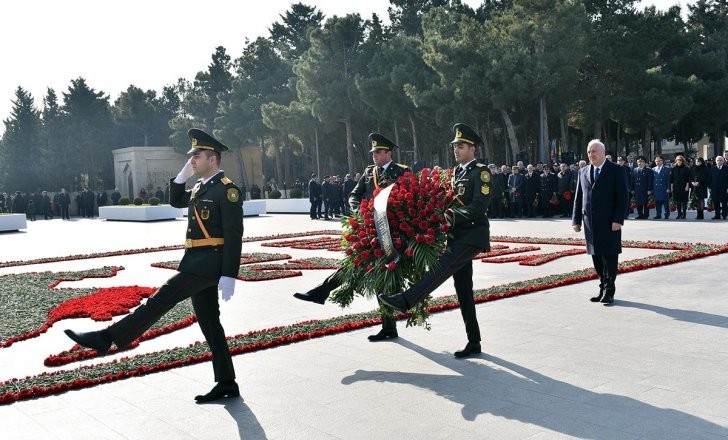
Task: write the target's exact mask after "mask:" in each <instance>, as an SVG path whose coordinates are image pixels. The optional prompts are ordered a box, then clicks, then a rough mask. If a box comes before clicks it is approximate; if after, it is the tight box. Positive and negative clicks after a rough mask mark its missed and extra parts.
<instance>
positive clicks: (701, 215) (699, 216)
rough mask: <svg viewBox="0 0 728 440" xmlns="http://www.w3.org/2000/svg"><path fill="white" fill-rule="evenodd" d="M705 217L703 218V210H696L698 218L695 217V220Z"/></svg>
mask: <svg viewBox="0 0 728 440" xmlns="http://www.w3.org/2000/svg"><path fill="white" fill-rule="evenodd" d="M704 218H705V217H703V210H702V209H698V216H697V217H695V220H703V219H704Z"/></svg>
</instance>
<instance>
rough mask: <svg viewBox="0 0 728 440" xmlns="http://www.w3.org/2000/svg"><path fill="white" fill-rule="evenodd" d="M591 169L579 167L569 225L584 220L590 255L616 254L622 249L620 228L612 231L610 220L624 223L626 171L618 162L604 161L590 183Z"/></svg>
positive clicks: (587, 248) (588, 166) (587, 247)
mask: <svg viewBox="0 0 728 440" xmlns="http://www.w3.org/2000/svg"><path fill="white" fill-rule="evenodd" d="M591 168H592V166H591V165H587V166H585V167H584V168H582V169H581V170H579V184H578V185H577V187H576V194H575V196H574V213H573V215H572V224H573V225H582V223H583V226H584V237H585V239H586V250H587V253H588V254H589V255H616V254H619V253H621V252H622V231H621V230H620V231H612V223H619V224H624V213H625V212H627V200H628V199H627V174H626V173H625V172H624V169H622V167H621V166H620V165H617V164H615V163H612V162H610V161H608V160H605V161H604V165H602V169H601V172H600V173H599V178H598V179H596V180H597V181H596V182H592V178H591Z"/></svg>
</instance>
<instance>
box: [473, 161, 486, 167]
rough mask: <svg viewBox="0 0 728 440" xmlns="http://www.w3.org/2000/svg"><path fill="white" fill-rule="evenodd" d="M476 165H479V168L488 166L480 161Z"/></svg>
mask: <svg viewBox="0 0 728 440" xmlns="http://www.w3.org/2000/svg"><path fill="white" fill-rule="evenodd" d="M475 166H476V167H479V168H483V167H487V166H488V165H483V164H482V163H480V162H478V163H476V164H475Z"/></svg>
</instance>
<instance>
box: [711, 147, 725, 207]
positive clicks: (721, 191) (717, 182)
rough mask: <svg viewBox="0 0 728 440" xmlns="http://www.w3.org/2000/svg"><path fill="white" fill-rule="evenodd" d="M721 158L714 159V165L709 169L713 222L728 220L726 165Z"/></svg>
mask: <svg viewBox="0 0 728 440" xmlns="http://www.w3.org/2000/svg"><path fill="white" fill-rule="evenodd" d="M725 162H726V161H725V158H724V157H723V156H717V157H716V158H715V165H713V166H712V167H710V180H709V181H710V183H709V187H710V198H711V199H712V200H713V206H714V207H715V216H713V220H718V219H721V218H722V219H723V220H725V219H726V218H728V164H726V163H725Z"/></svg>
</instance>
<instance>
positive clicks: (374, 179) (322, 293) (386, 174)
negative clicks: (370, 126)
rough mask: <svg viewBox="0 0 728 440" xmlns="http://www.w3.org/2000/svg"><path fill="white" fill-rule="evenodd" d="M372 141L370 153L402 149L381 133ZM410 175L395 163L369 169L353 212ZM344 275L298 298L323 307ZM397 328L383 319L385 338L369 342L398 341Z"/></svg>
mask: <svg viewBox="0 0 728 440" xmlns="http://www.w3.org/2000/svg"><path fill="white" fill-rule="evenodd" d="M369 141H370V143H371V145H372V149H371V150H370V152H374V151H375V150H376V149H385V150H393V149H395V148H398V147H397V145H396V144H395V143H394V142H392V141H390V140H389V139H387V138H385V137H384V136H382V135H380V134H378V133H371V134H370V135H369ZM407 171H410V168H409V167H408V166H406V165H402V164H398V163H395V162H394V161H392V162H389V164H388V165H387V167H386V168H385V169H383V170H382V169H381V168H380V167H377V166H376V165H369V166H367V167H366V168H365V169H364V173H363V174H362V176H361V178H360V179H359V181H358V182H357V183H356V186H355V187H354V189H353V190H352V191H351V194H350V195H349V206H350V208H351V211H352V212H357V211H359V205H360V204H361V201H362V200H363V199H371V198H372V196H373V194H374V191H375V190H376V189H377V188H381V187H386V186H388V185H390V184H391V183H392V182H394V181H396V180H397V177H399V176H402V175H404V173H405V172H407ZM342 274H343V270H342V269H338V270H337V271H336V272H334V273H333V274H331V275H329V276H328V277H327V278H326V279H325V280H324V281H323V282H322V283H321V284H320V285H318V286H316V287H315V288H313V289H311V290H309V291H308V292H306V293H303V294H301V293H296V294H295V295H294V296H295V297H296V298H299V299H303V300H305V301H313V302H317V303H319V304H323V303H324V302H325V301H326V299H327V298H328V297H329V295H330V294H331V292H332V291H333V290H336V289H337V288H338V287H339V286H341V283H342V281H343V280H342ZM396 328H397V324H396V321H395V320H394V319H392V318H389V317H387V316H382V330H383V332H380V335H381V337H379V336H377V335H371V336H370V337H369V339H370V340H373V341H376V340H380V339H384V338H385V337H394V336H396Z"/></svg>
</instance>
